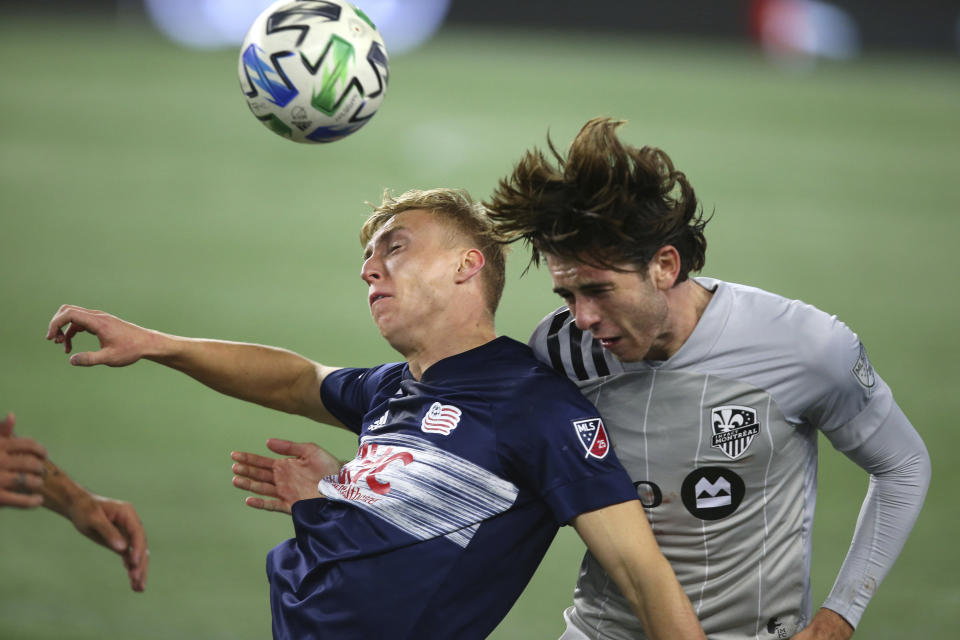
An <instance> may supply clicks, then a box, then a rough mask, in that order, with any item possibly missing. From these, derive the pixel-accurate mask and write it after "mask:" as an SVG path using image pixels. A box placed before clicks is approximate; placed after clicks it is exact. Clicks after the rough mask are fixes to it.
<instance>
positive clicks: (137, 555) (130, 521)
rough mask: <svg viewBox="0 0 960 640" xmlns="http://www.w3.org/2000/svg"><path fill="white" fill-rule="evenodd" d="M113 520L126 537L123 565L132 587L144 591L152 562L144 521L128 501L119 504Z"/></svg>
mask: <svg viewBox="0 0 960 640" xmlns="http://www.w3.org/2000/svg"><path fill="white" fill-rule="evenodd" d="M113 521H114V523H115V524H116V525H117V527H118V528H119V529H120V530H122V531H123V534H124V536H125V537H126V541H127V544H126V551H125V552H124V553H123V566H124V567H126V569H127V575H128V576H129V577H130V588H131V589H133V590H134V591H138V592H139V591H143V590H144V589H145V588H146V586H147V568H148V566H149V564H150V550H149V549H148V548H147V534H146V531H144V528H143V523H141V522H140V517H139V516H138V515H137V512H136V510H135V509H134V508H133V505H131V504H129V503H126V502H124V503H121V504H120V505H118V508H117V510H116V512H115V513H114V515H113Z"/></svg>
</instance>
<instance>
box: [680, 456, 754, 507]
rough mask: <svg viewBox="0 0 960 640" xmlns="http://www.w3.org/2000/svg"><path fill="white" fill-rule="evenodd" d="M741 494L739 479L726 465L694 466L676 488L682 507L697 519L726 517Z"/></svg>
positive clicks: (741, 488)
mask: <svg viewBox="0 0 960 640" xmlns="http://www.w3.org/2000/svg"><path fill="white" fill-rule="evenodd" d="M745 493H746V487H745V485H744V483H743V479H742V478H741V477H740V476H739V475H737V474H736V473H734V472H733V471H731V470H730V469H727V468H726V467H700V468H699V469H694V470H693V471H692V472H690V474H688V475H687V477H686V478H684V480H683V486H681V487H680V497H681V498H683V506H685V507H686V508H687V511H689V512H690V514H691V515H692V516H693V517H695V518H699V519H701V520H720V519H721V518H726V517H727V516H729V515H730V514H732V513H733V512H734V511H736V510H737V507H739V506H740V503H741V502H743V496H744V494H745Z"/></svg>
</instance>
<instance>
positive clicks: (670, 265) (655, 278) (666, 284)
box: [647, 244, 680, 291]
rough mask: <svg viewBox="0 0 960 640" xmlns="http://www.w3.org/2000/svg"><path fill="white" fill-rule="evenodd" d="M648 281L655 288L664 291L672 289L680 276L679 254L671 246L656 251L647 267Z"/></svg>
mask: <svg viewBox="0 0 960 640" xmlns="http://www.w3.org/2000/svg"><path fill="white" fill-rule="evenodd" d="M647 271H648V273H649V275H650V280H651V282H653V284H654V285H656V287H657V288H658V289H660V290H662V291H666V290H667V289H670V288H671V287H673V285H674V284H676V282H677V277H678V276H679V275H680V253H679V252H678V251H677V249H676V247H674V246H673V245H672V244H668V245H664V246H662V247H660V248H659V249H657V252H656V253H655V254H653V258H652V259H651V260H650V263H649V264H648V265H647Z"/></svg>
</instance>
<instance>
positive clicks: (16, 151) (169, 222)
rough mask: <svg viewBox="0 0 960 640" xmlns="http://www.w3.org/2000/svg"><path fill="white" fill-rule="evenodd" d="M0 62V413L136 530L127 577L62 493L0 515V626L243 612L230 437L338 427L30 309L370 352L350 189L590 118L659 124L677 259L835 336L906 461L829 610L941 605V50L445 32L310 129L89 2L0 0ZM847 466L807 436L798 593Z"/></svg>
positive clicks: (946, 373)
mask: <svg viewBox="0 0 960 640" xmlns="http://www.w3.org/2000/svg"><path fill="white" fill-rule="evenodd" d="M0 58H2V59H3V60H4V63H5V64H4V69H5V77H4V80H5V81H4V86H3V89H2V90H0V115H2V117H0V309H2V311H3V314H2V318H0V363H2V366H0V411H4V412H5V411H7V410H12V411H14V412H16V414H17V418H18V430H19V432H20V433H21V434H22V435H29V436H32V437H35V438H37V439H38V440H40V441H41V442H43V443H44V444H46V446H47V447H48V449H49V450H50V452H51V457H52V459H53V460H54V461H55V462H57V463H58V464H59V465H60V466H61V467H62V468H64V469H65V470H66V471H68V472H69V473H70V474H71V475H72V476H73V477H74V478H76V479H77V480H78V481H79V482H81V483H82V484H84V485H85V486H86V487H88V488H89V489H91V490H92V491H95V492H99V493H103V494H105V495H109V496H112V497H118V498H123V499H127V500H130V501H131V502H133V503H134V505H135V506H136V507H137V509H138V511H139V513H140V515H141V517H142V519H143V521H144V522H145V524H146V526H147V528H148V535H149V539H150V548H151V551H152V565H151V571H150V579H149V583H148V587H147V592H146V593H145V594H134V593H132V592H130V591H129V589H128V587H127V581H126V578H125V575H124V571H123V568H122V566H121V563H120V560H119V559H118V558H116V557H114V556H113V555H112V554H110V553H109V552H107V551H106V550H103V549H101V548H98V547H94V546H93V545H92V544H91V543H90V542H89V541H87V540H86V539H83V538H81V537H80V536H79V535H77V534H76V533H75V532H73V531H72V530H71V526H70V524H69V523H68V522H66V521H65V520H63V519H61V518H59V517H58V516H56V515H54V514H52V513H50V512H46V511H42V510H38V511H32V512H20V511H14V510H10V509H5V510H2V511H0V536H2V537H0V540H2V547H0V638H4V639H29V640H34V639H37V640H39V639H54V638H56V639H61V638H77V639H88V638H89V639H103V638H230V639H237V638H266V637H268V636H269V608H268V604H267V583H266V578H265V574H264V556H265V554H266V552H267V551H268V550H269V549H270V548H271V547H272V546H274V545H275V544H276V543H278V542H280V541H281V540H283V539H284V538H286V537H289V536H290V535H291V533H292V527H291V525H290V521H289V519H288V518H286V517H283V516H278V515H275V514H267V513H261V512H256V511H253V510H251V509H249V508H247V507H245V506H244V505H243V503H242V498H243V495H242V494H241V492H239V491H237V490H236V489H234V488H232V486H231V484H230V478H231V473H230V460H229V453H230V451H231V450H234V449H243V450H248V451H259V452H266V449H265V446H264V441H265V440H266V438H267V437H270V436H277V437H284V438H289V439H293V440H311V441H317V442H320V443H323V444H324V445H326V446H327V447H328V448H330V449H331V450H333V451H334V452H335V453H337V454H338V455H340V456H345V457H346V456H352V454H353V452H354V449H355V442H354V440H353V438H352V436H349V435H343V434H341V433H335V432H334V430H332V429H329V428H326V427H323V426H322V425H315V424H312V423H308V422H307V421H305V420H303V419H299V418H294V417H291V416H286V415H280V414H276V413H273V412H270V411H268V410H265V409H262V408H259V407H256V406H252V405H248V404H244V403H241V402H238V401H235V400H231V399H228V398H225V397H221V396H218V395H217V394H215V393H213V392H211V391H208V390H206V389H205V388H203V387H201V386H200V385H198V384H196V383H195V382H194V381H192V380H190V379H188V378H186V377H185V376H181V375H179V374H176V373H174V372H171V371H167V370H164V369H162V368H161V367H158V366H156V365H153V364H151V363H140V364H137V365H135V366H133V367H131V368H129V369H126V370H115V369H107V368H95V369H74V368H71V367H70V366H69V365H68V364H67V361H66V358H65V357H64V356H63V354H62V351H61V350H60V349H58V348H57V347H55V346H54V345H53V344H51V343H47V342H45V341H44V340H43V335H44V331H45V329H46V325H47V322H48V320H49V319H50V317H51V316H52V314H53V313H54V312H55V311H56V309H57V307H58V306H59V305H61V304H63V303H71V304H78V305H83V306H87V307H93V308H98V309H103V310H106V311H109V312H111V313H114V314H117V315H119V316H121V317H123V318H125V319H128V320H130V321H133V322H136V323H138V324H142V325H146V326H149V327H153V328H157V329H162V330H165V331H168V332H171V333H178V334H185V335H191V336H204V337H218V338H225V339H232V340H244V341H254V342H261V343H266V344H273V345H279V346H283V347H287V348H290V349H293V350H295V351H298V352H300V353H302V354H304V355H306V356H308V357H311V358H314V359H316V360H319V361H322V362H325V363H329V364H334V365H368V364H374V363H378V362H382V361H385V360H393V359H395V354H393V353H392V352H391V351H390V349H389V347H388V346H387V345H386V344H385V343H383V342H382V340H381V339H380V338H379V335H378V333H377V331H376V329H375V328H374V326H373V324H372V322H371V321H370V319H369V314H368V311H367V307H366V301H365V287H364V286H363V285H362V283H361V281H360V279H359V270H360V247H359V244H358V241H357V231H358V229H359V225H360V223H361V222H362V220H363V219H364V217H365V215H366V213H367V211H368V208H367V207H366V206H365V205H364V202H365V201H379V198H380V194H381V192H382V190H383V189H384V188H389V189H393V190H395V191H402V190H405V189H408V188H413V187H432V186H457V187H464V188H467V189H469V190H470V191H471V192H472V193H473V194H474V195H475V196H477V197H478V198H484V197H486V196H487V195H488V194H489V193H490V191H491V189H492V187H493V186H494V184H495V181H496V180H497V179H498V178H499V177H501V176H502V175H503V174H505V173H506V172H507V171H509V169H510V168H511V166H512V163H513V162H514V161H515V160H516V159H517V158H518V157H519V155H520V153H521V152H522V151H523V150H524V149H526V148H528V147H530V146H532V145H542V144H543V143H544V141H545V135H546V133H547V132H548V130H549V132H550V134H551V136H552V137H553V139H554V140H555V141H556V142H557V143H558V145H559V146H560V147H561V148H563V147H565V146H566V144H567V143H568V142H569V140H570V139H571V138H572V136H573V135H574V134H575V133H576V131H577V130H578V129H579V127H580V126H581V125H582V124H583V123H584V122H585V121H586V120H587V119H589V118H590V117H593V116H597V115H608V116H614V117H618V118H624V119H627V120H629V125H628V126H627V127H626V128H625V129H623V130H622V131H623V135H624V136H625V137H626V139H628V140H629V141H631V142H633V143H635V144H652V145H656V146H660V147H662V148H664V149H666V150H667V151H668V152H669V153H670V154H671V156H672V157H673V159H674V161H675V163H676V164H677V166H678V167H679V168H681V169H682V170H684V171H685V172H686V173H687V174H688V176H689V177H690V179H691V181H692V183H693V184H694V186H695V187H696V188H697V192H698V195H699V196H700V198H701V199H702V201H703V203H704V206H705V209H706V210H707V211H712V212H714V213H715V217H714V220H713V221H712V222H711V224H710V225H709V227H708V229H707V231H708V239H709V242H710V248H709V252H708V261H707V268H706V269H705V270H704V274H705V275H710V276H715V277H720V278H724V279H728V280H733V281H737V282H743V283H747V284H752V285H756V286H759V287H762V288H766V289H770V290H772V291H775V292H778V293H781V294H784V295H787V296H791V297H797V298H801V299H803V300H805V301H807V302H810V303H812V304H815V305H817V306H819V307H821V308H822V309H824V310H827V311H829V312H831V313H836V314H837V315H838V316H839V317H840V318H842V319H843V320H844V321H845V322H846V323H847V324H849V325H850V326H851V327H853V328H854V330H856V331H857V332H858V333H859V334H860V336H861V338H862V339H863V341H864V343H865V344H866V345H867V348H868V350H869V353H870V357H871V360H872V362H873V364H874V365H875V367H876V368H877V370H878V371H879V372H880V374H881V375H882V376H883V377H884V378H885V379H886V380H887V382H889V383H890V385H891V386H892V387H893V389H894V391H895V394H896V397H897V399H898V401H899V403H900V405H901V406H902V407H903V409H904V410H905V412H906V413H907V415H908V416H910V417H911V419H912V420H913V422H914V424H915V425H916V426H917V428H918V429H919V431H920V432H921V434H922V435H923V437H924V438H925V440H926V442H927V446H928V448H929V449H930V452H931V455H932V457H933V467H934V477H933V483H932V486H931V489H930V493H929V496H928V498H927V504H926V507H925V509H924V512H923V513H922V515H921V517H920V520H919V522H918V524H917V527H916V529H915V530H914V533H913V536H912V538H911V539H910V541H909V542H908V544H907V547H906V549H905V550H904V552H903V555H902V556H901V558H900V560H899V561H898V563H897V565H896V566H895V567H894V569H893V571H892V572H891V574H890V575H889V576H888V578H887V580H886V582H885V583H884V584H883V585H882V586H881V588H880V590H879V593H878V594H877V596H876V597H875V598H874V600H873V602H872V604H871V606H870V607H869V608H868V609H867V613H866V615H865V616H864V619H863V622H862V624H861V627H860V630H859V632H858V634H857V636H858V637H864V638H872V639H883V638H903V637H908V636H912V637H919V638H939V637H948V636H950V635H953V633H955V623H956V621H957V617H956V611H957V610H958V607H960V580H958V577H957V574H956V572H957V568H958V567H960V554H958V551H957V545H956V544H955V542H954V537H955V530H956V527H957V523H958V517H957V510H956V508H955V506H954V503H955V498H950V496H951V495H954V494H953V493H952V491H953V488H955V487H957V486H958V485H960V473H958V471H957V465H956V463H955V460H956V459H957V455H958V454H957V447H958V445H960V439H958V438H957V436H956V435H955V425H954V423H953V420H954V419H955V416H956V414H957V409H958V407H957V402H956V400H955V398H954V397H953V395H952V394H953V393H955V391H954V390H955V389H956V388H957V387H958V385H960V374H958V371H957V367H956V361H957V357H958V355H960V354H958V351H960V349H958V343H960V341H958V339H957V337H956V333H955V331H956V325H957V319H958V311H960V300H958V295H957V286H956V284H955V282H954V280H953V278H952V276H951V275H950V274H949V271H948V269H949V260H950V259H951V258H950V256H952V255H953V253H954V247H955V243H956V239H957V232H958V230H960V224H958V221H957V214H958V204H957V203H958V198H957V185H958V176H960V81H958V80H960V64H958V62H957V61H956V59H955V58H954V59H948V58H934V57H920V56H916V55H907V54H899V55H893V54H876V53H874V54H869V55H867V56H865V57H862V58H860V59H858V60H856V61H852V62H848V63H844V64H838V63H834V64H820V65H817V66H816V67H814V68H812V69H809V70H807V71H806V72H802V73H801V72H799V71H792V72H791V71H788V70H784V69H783V68H779V67H776V66H774V65H771V64H770V63H769V62H768V61H767V60H766V59H765V58H764V57H763V56H762V55H761V54H760V53H759V52H758V51H756V50H755V49H753V48H750V47H748V46H747V45H737V44H722V45H721V44H708V43H703V42H699V41H694V40H658V39H655V38H650V37H646V38H643V39H628V38H623V37H613V36H606V37H602V38H601V37H599V36H593V37H591V36H586V35H576V34H572V33H564V32H554V33H541V34H539V35H536V36H532V35H530V34H527V33H524V32H520V31H516V32H503V31H492V30H491V31H480V30H464V29H460V30H456V29H447V30H445V31H444V32H442V33H441V35H440V36H439V37H437V38H436V39H434V40H433V41H431V42H430V43H429V44H428V45H427V46H425V47H423V48H422V49H419V50H417V51H416V52H413V53H410V54H407V55H404V56H398V57H396V58H395V59H394V60H393V61H392V65H391V72H392V77H391V85H390V90H389V93H388V96H387V99H386V101H385V103H384V106H383V108H382V110H381V113H379V114H378V115H377V116H376V117H375V118H374V119H373V120H372V122H371V123H370V124H369V125H368V126H367V127H366V128H364V129H362V130H361V131H360V132H359V133H357V134H355V135H354V136H352V137H350V138H348V139H346V140H343V141H340V142H337V143H334V144H332V145H327V146H299V145H295V144H293V143H290V142H287V141H284V140H282V139H280V138H279V137H277V136H275V135H274V134H272V133H270V132H269V131H268V130H267V129H265V128H264V127H263V126H261V125H260V124H259V123H257V122H256V121H255V120H254V119H253V117H252V116H251V115H250V113H249V112H248V111H247V108H246V106H245V105H244V103H243V100H242V99H241V95H240V92H239V89H238V84H237V80H236V53H235V52H234V51H218V52H206V53H199V52H191V51H187V50H183V49H180V48H177V47H176V46H174V45H172V44H169V43H167V42H166V41H163V40H162V39H160V38H159V37H158V36H156V35H154V34H153V33H152V32H151V31H148V30H141V29H139V28H135V27H134V26H131V25H118V24H116V23H115V22H109V21H107V22H99V23H96V22H85V21H74V22H72V23H70V24H67V23H51V22H49V21H43V22H40V21H26V20H23V19H5V20H4V21H3V22H2V23H0ZM525 262H526V252H525V251H524V250H523V249H520V248H518V249H517V250H516V251H515V253H514V256H513V263H512V267H511V271H510V273H511V275H510V280H509V283H508V287H507V292H506V295H505V299H504V303H503V304H502V307H501V309H502V311H501V312H500V317H499V324H498V328H499V330H500V332H501V333H502V334H506V335H511V336H513V337H516V338H518V339H521V340H525V339H526V336H527V334H528V332H529V330H530V329H531V328H532V327H533V326H534V325H535V324H536V322H537V321H538V320H539V319H540V318H541V317H542V316H543V315H544V314H546V313H547V312H548V311H550V310H552V309H553V308H554V307H556V306H557V305H558V304H559V300H558V299H555V296H553V294H551V293H550V292H549V288H550V287H549V283H548V279H547V277H546V275H545V274H544V273H542V272H536V271H531V272H530V273H529V274H527V275H526V276H525V277H523V278H522V279H521V278H520V273H521V271H522V267H523V266H524V264H525ZM95 344H96V343H95V341H94V340H93V339H91V338H90V337H84V338H82V339H81V340H80V341H79V345H78V346H79V349H80V350H86V349H90V348H93V347H94V346H95ZM866 487H867V478H866V476H865V475H864V474H863V473H862V472H860V471H859V469H857V468H856V467H855V466H854V465H853V464H851V463H850V462H849V461H847V460H846V459H845V458H843V457H842V456H840V455H838V454H837V453H836V452H834V451H833V450H832V449H831V448H830V447H829V444H828V443H826V441H824V446H823V448H822V462H821V470H820V494H819V504H818V512H817V521H816V528H815V535H814V564H813V584H814V601H815V603H819V602H820V601H822V599H823V598H824V597H825V595H826V593H827V591H828V590H829V588H830V586H831V585H832V582H833V579H834V577H835V575H836V570H837V568H838V567H839V564H840V561H841V559H842V557H843V555H844V553H845V551H846V549H847V545H848V544H849V539H850V535H851V533H852V530H853V526H854V523H855V521H856V517H857V512H858V509H859V504H860V501H861V500H862V498H863V495H864V493H865V491H866ZM581 553H582V545H581V543H580V542H579V540H578V539H577V538H576V536H575V535H574V534H572V532H570V531H567V530H564V531H563V532H562V533H561V535H560V537H559V538H558V540H557V542H556V544H555V545H554V546H553V548H552V549H551V552H550V554H549V556H548V558H547V559H546V561H545V562H544V564H543V565H542V567H541V569H540V570H539V572H538V573H537V575H536V577H535V578H534V581H533V582H532V584H531V585H530V587H529V588H528V589H527V591H526V593H525V594H524V596H523V598H522V599H521V601H520V602H519V603H518V604H517V606H516V607H515V608H514V610H513V611H512V613H511V614H510V615H509V616H508V618H507V619H506V620H505V621H504V622H503V623H502V624H501V625H500V627H499V628H498V630H497V631H496V633H495V634H494V636H493V637H494V638H497V639H499V640H508V639H517V640H521V639H523V640H526V639H530V638H556V637H557V636H558V635H559V633H560V631H561V630H562V621H561V615H560V614H561V611H562V609H563V608H564V607H565V606H567V605H568V604H569V602H570V599H571V593H572V589H573V584H574V581H575V577H576V573H577V567H578V564H579V558H580V555H581ZM951 629H953V631H951Z"/></svg>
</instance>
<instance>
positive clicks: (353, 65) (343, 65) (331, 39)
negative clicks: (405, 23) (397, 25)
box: [239, 0, 390, 142]
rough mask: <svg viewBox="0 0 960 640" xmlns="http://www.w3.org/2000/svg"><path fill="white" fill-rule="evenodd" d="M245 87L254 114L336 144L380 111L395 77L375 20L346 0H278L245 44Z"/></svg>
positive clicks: (284, 131) (288, 132)
mask: <svg viewBox="0 0 960 640" xmlns="http://www.w3.org/2000/svg"><path fill="white" fill-rule="evenodd" d="M239 74H240V88H241V89H242V90H243V95H244V97H245V98H246V100H247V106H249V107H250V111H252V112H253V115H254V116H256V117H257V120H260V121H261V122H263V124H265V125H266V126H267V127H268V128H270V130H271V131H273V132H275V133H277V134H279V135H281V136H283V137H285V138H289V139H290V140H294V141H295V142H333V141H334V140H339V139H340V138H343V137H344V136H347V135H350V134H351V133H353V132H354V131H356V130H357V129H359V128H360V127H362V126H363V125H365V124H366V123H367V121H369V120H370V118H372V117H373V114H375V113H376V112H377V109H379V108H380V103H382V102H383V97H384V95H385V94H386V91H387V80H388V79H389V77H390V70H389V62H388V60H387V49H386V47H385V46H384V44H383V38H382V37H380V33H379V32H378V31H377V28H376V27H375V26H374V24H373V22H371V21H370V19H369V18H368V17H367V16H366V15H364V13H363V12H362V11H360V10H359V9H357V8H356V7H354V6H352V5H351V4H349V3H347V2H343V1H342V0H325V1H321V0H293V1H291V0H280V1H279V2H275V3H274V4H272V5H270V6H269V7H267V9H266V10H265V11H264V12H263V13H261V14H260V16H258V17H257V19H256V20H255V21H254V22H253V26H251V27H250V31H248V32H247V37H246V38H245V39H244V41H243V46H242V47H241V49H240V64H239Z"/></svg>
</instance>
